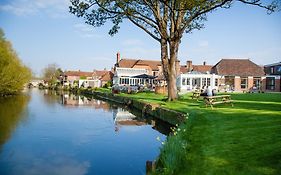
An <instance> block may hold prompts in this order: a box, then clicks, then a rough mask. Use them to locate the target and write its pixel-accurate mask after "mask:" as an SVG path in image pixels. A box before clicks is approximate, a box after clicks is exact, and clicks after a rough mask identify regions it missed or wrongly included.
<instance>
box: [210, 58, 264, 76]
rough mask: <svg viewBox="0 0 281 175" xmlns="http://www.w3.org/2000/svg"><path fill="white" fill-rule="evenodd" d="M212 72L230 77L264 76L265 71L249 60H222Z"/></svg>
mask: <svg viewBox="0 0 281 175" xmlns="http://www.w3.org/2000/svg"><path fill="white" fill-rule="evenodd" d="M212 72H213V73H216V74H218V75H228V76H263V75H265V73H264V71H263V69H262V68H261V67H260V66H258V65H256V64H255V63H253V62H252V61H251V60H249V59H222V60H220V61H219V62H218V63H217V64H216V65H215V66H214V67H213V68H212Z"/></svg>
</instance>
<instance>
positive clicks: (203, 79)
mask: <svg viewBox="0 0 281 175" xmlns="http://www.w3.org/2000/svg"><path fill="white" fill-rule="evenodd" d="M206 85H207V81H206V78H202V86H206Z"/></svg>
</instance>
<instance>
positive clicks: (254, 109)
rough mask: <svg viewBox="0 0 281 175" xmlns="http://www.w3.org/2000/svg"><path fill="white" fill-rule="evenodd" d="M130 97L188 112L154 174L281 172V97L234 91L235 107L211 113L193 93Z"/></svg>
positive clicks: (145, 94)
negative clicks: (172, 98)
mask: <svg viewBox="0 0 281 175" xmlns="http://www.w3.org/2000/svg"><path fill="white" fill-rule="evenodd" d="M123 95H124V94H123ZM126 96H127V95H126ZM129 96H130V97H132V98H136V99H140V100H143V101H147V102H151V103H159V104H161V105H162V106H165V107H167V108H170V109H174V110H177V111H181V112H184V113H189V118H188V119H187V121H186V122H185V123H184V124H182V125H180V126H179V128H178V129H179V130H180V131H176V132H175V133H174V134H175V136H174V135H173V136H170V137H168V139H167V142H166V144H165V145H164V146H163V148H162V149H161V154H160V157H159V161H158V163H157V170H156V172H155V174H169V175H170V174H219V175H220V174H235V175H236V174H239V175H240V174H242V175H243V174H245V175H251V174H253V175H257V174H281V94H276V93H275V94H274V93H264V94H263V93H261V94H258V93H255V94H239V93H233V94H231V97H232V99H233V100H234V107H232V106H231V105H229V104H220V105H216V106H214V109H213V110H212V109H211V108H209V107H208V108H206V107H205V105H204V102H203V100H202V99H200V100H199V101H196V100H192V99H191V94H186V95H184V96H181V97H180V99H179V100H178V101H175V102H167V103H166V102H165V101H164V99H165V97H164V96H161V95H155V94H153V93H140V94H133V95H129Z"/></svg>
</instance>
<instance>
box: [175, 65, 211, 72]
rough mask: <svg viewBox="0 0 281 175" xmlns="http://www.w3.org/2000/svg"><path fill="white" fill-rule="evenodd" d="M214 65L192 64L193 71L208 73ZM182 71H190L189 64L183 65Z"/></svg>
mask: <svg viewBox="0 0 281 175" xmlns="http://www.w3.org/2000/svg"><path fill="white" fill-rule="evenodd" d="M212 67H213V66H212V65H192V71H196V72H201V73H206V72H211V70H212ZM180 72H181V73H187V72H188V69H187V66H186V65H184V66H181V67H180Z"/></svg>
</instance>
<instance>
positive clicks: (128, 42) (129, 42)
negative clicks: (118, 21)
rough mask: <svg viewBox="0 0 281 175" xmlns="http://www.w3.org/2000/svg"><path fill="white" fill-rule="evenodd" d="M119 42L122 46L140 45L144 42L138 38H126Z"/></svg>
mask: <svg viewBox="0 0 281 175" xmlns="http://www.w3.org/2000/svg"><path fill="white" fill-rule="evenodd" d="M121 44H122V45H123V46H132V45H134V46H141V45H143V44H144V43H143V42H142V41H141V40H138V39H127V40H124V41H122V42H121Z"/></svg>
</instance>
